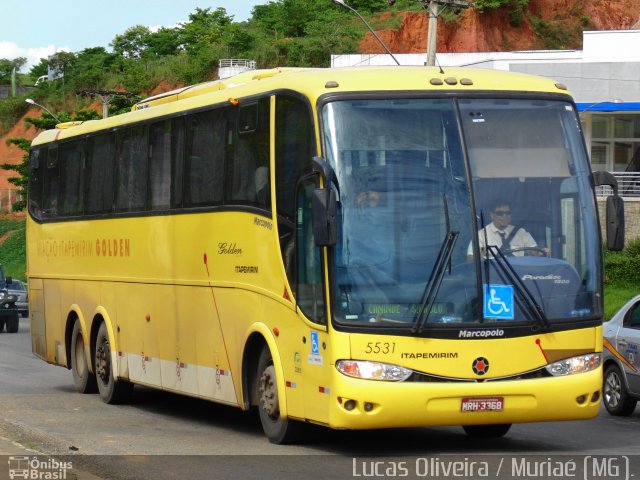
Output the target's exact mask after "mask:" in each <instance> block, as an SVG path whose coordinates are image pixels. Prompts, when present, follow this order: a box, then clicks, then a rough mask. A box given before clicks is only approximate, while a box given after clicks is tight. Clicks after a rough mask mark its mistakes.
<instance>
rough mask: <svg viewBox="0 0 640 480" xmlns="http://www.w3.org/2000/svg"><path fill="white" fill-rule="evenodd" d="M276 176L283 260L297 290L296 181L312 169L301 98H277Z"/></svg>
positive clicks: (310, 135) (305, 109)
mask: <svg viewBox="0 0 640 480" xmlns="http://www.w3.org/2000/svg"><path fill="white" fill-rule="evenodd" d="M275 113H276V127H275V150H276V152H275V155H276V158H275V170H276V172H275V177H276V204H277V211H278V216H277V218H278V235H279V237H280V250H281V254H282V261H283V263H284V268H285V271H286V273H287V278H288V280H289V284H290V285H291V288H295V270H294V266H295V263H294V257H295V255H294V253H295V249H294V243H295V242H294V234H295V222H296V211H295V210H296V182H297V180H298V178H300V177H301V176H302V174H303V172H304V171H305V170H308V169H309V168H310V167H311V158H312V157H313V155H314V149H313V122H312V120H311V118H312V117H311V109H310V107H309V105H308V104H307V103H306V102H304V101H303V100H302V99H300V98H297V97H293V96H289V95H278V96H277V97H276V112H275Z"/></svg>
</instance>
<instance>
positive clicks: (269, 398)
mask: <svg viewBox="0 0 640 480" xmlns="http://www.w3.org/2000/svg"><path fill="white" fill-rule="evenodd" d="M275 373H276V372H275V368H273V365H269V366H268V367H267V368H265V369H264V371H263V372H262V376H261V377H260V405H261V407H262V408H263V409H264V411H265V412H266V413H267V414H268V415H269V416H270V417H277V416H278V414H279V413H280V407H279V403H278V387H277V385H276V374H275Z"/></svg>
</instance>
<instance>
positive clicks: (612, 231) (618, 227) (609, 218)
mask: <svg viewBox="0 0 640 480" xmlns="http://www.w3.org/2000/svg"><path fill="white" fill-rule="evenodd" d="M605 222H606V224H607V225H606V226H607V248H608V249H609V250H614V251H620V250H622V249H623V248H624V201H623V200H622V198H621V197H618V196H617V195H612V196H610V197H607V209H606V220H605Z"/></svg>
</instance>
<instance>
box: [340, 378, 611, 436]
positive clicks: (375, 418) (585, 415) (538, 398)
mask: <svg viewBox="0 0 640 480" xmlns="http://www.w3.org/2000/svg"><path fill="white" fill-rule="evenodd" d="M335 380H336V383H335V384H334V385H335V387H334V388H333V389H332V401H333V402H335V405H334V406H335V408H332V409H331V411H332V415H331V420H330V426H331V427H332V428H345V429H369V428H395V427H426V426H445V425H486V424H507V423H524V422H544V421H560V420H583V419H589V418H593V417H595V416H596V415H597V414H598V411H599V408H600V398H601V389H602V367H599V368H598V369H596V370H594V371H591V372H586V373H581V374H576V375H567V376H562V377H548V378H541V379H533V380H505V381H493V382H491V381H487V382H482V383H475V382H470V383H467V382H464V383H419V382H402V383H396V382H376V381H371V380H361V379H355V378H350V377H346V376H343V375H341V374H337V378H335Z"/></svg>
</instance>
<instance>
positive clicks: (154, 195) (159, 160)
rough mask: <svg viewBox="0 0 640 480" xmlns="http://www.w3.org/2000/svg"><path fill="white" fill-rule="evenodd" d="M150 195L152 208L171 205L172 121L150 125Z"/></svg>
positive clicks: (160, 208) (158, 208)
mask: <svg viewBox="0 0 640 480" xmlns="http://www.w3.org/2000/svg"><path fill="white" fill-rule="evenodd" d="M149 195H150V197H151V198H150V203H151V209H152V210H168V209H169V207H170V206H171V122H170V121H163V122H158V123H154V124H153V125H151V127H149Z"/></svg>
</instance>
